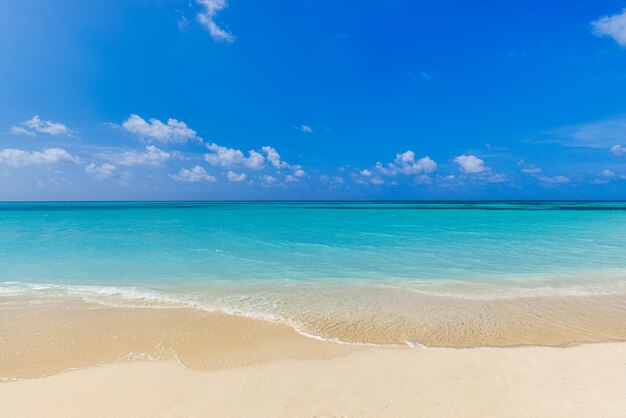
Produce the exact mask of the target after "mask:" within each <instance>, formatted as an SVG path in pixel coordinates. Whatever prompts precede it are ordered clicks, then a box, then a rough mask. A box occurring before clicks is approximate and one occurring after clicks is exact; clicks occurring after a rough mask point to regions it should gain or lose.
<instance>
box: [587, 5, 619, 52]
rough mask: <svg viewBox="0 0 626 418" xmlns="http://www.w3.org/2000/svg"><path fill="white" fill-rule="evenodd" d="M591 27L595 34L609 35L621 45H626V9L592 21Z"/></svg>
mask: <svg viewBox="0 0 626 418" xmlns="http://www.w3.org/2000/svg"><path fill="white" fill-rule="evenodd" d="M591 27H592V29H593V33H594V34H595V35H597V36H608V37H610V38H613V40H615V42H617V43H618V44H620V45H621V46H623V47H626V9H623V10H622V11H621V12H620V13H616V14H614V15H611V16H603V17H601V18H600V19H598V20H595V21H593V22H591Z"/></svg>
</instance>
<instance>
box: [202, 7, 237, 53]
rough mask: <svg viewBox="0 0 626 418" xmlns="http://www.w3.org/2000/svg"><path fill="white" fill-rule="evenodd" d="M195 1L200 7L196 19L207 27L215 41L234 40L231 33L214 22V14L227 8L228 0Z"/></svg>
mask: <svg viewBox="0 0 626 418" xmlns="http://www.w3.org/2000/svg"><path fill="white" fill-rule="evenodd" d="M196 2H197V3H198V4H199V5H200V6H201V7H202V11H200V12H198V14H197V18H198V21H199V22H200V23H201V24H202V25H203V26H204V27H205V28H207V29H208V31H209V34H210V35H211V37H212V38H213V39H214V40H216V41H221V42H229V43H231V42H234V41H235V37H234V36H233V34H232V33H230V32H229V31H227V30H225V29H222V28H220V27H219V26H218V25H217V23H215V15H216V14H217V13H218V12H219V11H220V10H224V9H225V8H227V7H228V2H227V1H226V0H196Z"/></svg>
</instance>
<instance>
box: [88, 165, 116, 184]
mask: <svg viewBox="0 0 626 418" xmlns="http://www.w3.org/2000/svg"><path fill="white" fill-rule="evenodd" d="M116 169H117V167H116V166H114V165H113V164H109V163H104V164H102V165H97V164H96V163H91V164H89V165H88V166H86V167H85V171H86V172H88V173H89V174H91V175H93V176H94V177H95V178H96V179H98V180H103V179H105V178H107V177H110V176H111V175H112V174H113V172H114V171H115V170H116Z"/></svg>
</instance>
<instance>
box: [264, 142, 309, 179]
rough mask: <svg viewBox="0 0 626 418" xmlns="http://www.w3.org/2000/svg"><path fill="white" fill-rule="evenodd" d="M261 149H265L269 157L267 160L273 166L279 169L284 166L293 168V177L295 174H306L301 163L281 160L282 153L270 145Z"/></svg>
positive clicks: (297, 175)
mask: <svg viewBox="0 0 626 418" xmlns="http://www.w3.org/2000/svg"><path fill="white" fill-rule="evenodd" d="M261 151H263V153H264V154H265V157H266V158H267V161H269V163H270V164H271V165H272V166H273V167H275V168H278V169H283V168H284V169H289V170H293V173H292V174H289V175H290V176H292V177H293V176H295V177H304V176H305V175H306V173H305V171H304V170H303V169H302V167H300V166H299V165H294V164H289V163H287V162H285V161H283V160H281V158H280V154H279V153H278V152H277V151H276V150H275V149H274V148H272V147H270V146H265V147H262V148H261Z"/></svg>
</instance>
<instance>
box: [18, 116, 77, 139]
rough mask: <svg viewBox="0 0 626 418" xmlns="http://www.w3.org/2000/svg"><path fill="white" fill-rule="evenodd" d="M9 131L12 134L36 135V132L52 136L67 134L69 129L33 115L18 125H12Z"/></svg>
mask: <svg viewBox="0 0 626 418" xmlns="http://www.w3.org/2000/svg"><path fill="white" fill-rule="evenodd" d="M10 132H11V133H12V134H13V135H28V136H36V134H37V132H39V133H43V134H48V135H52V136H59V135H67V134H69V133H70V130H69V129H68V128H67V126H65V125H63V124H62V123H60V122H54V121H52V120H42V119H41V118H40V117H39V116H37V115H35V116H33V117H32V118H30V119H28V120H25V121H24V122H22V123H20V126H12V127H11V130H10Z"/></svg>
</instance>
